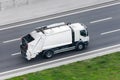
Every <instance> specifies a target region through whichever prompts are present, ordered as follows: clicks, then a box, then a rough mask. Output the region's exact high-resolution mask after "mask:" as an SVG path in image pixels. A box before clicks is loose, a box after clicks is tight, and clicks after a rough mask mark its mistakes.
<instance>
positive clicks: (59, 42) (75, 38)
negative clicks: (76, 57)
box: [21, 23, 89, 60]
mask: <svg viewBox="0 0 120 80" xmlns="http://www.w3.org/2000/svg"><path fill="white" fill-rule="evenodd" d="M80 31H84V33H86V35H85V36H81V32H80ZM80 42H83V43H84V42H87V43H85V45H88V42H89V36H88V32H87V29H86V27H85V26H84V25H81V24H80V23H73V24H65V23H56V24H52V25H48V26H47V27H41V28H38V29H36V30H34V31H33V32H31V33H30V34H28V35H27V36H24V37H23V38H22V43H21V54H23V55H24V56H25V58H26V59H27V60H31V59H32V58H35V57H36V56H37V55H39V54H42V53H43V51H47V50H52V52H53V51H54V54H55V52H62V51H64V50H63V49H65V48H66V46H67V45H69V46H70V47H73V46H74V47H75V46H76V45H77V44H78V43H80ZM25 45H27V48H25V47H24V46H25ZM62 47H63V48H62ZM61 49H62V51H60V50H61ZM58 50H59V51H58Z"/></svg>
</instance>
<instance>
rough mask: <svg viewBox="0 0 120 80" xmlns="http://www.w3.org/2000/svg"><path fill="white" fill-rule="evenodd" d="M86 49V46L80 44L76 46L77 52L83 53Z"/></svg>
mask: <svg viewBox="0 0 120 80" xmlns="http://www.w3.org/2000/svg"><path fill="white" fill-rule="evenodd" d="M84 48H85V45H84V44H83V43H78V44H77V45H76V50H77V51H81V50H83V49H84Z"/></svg>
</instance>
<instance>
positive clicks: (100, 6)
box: [0, 2, 120, 31]
mask: <svg viewBox="0 0 120 80" xmlns="http://www.w3.org/2000/svg"><path fill="white" fill-rule="evenodd" d="M117 4H120V2H117V3H114V4H109V5H104V6H100V7H95V8H91V9H87V10H82V11H77V12H73V13H69V14H65V15H60V16H56V17H52V18H47V19H42V20H37V21H33V22H29V23H25V24H20V25H15V26H10V27H6V28H1V29H0V31H2V30H7V29H12V28H16V27H20V26H25V25H28V24H33V23H37V22H41V21H46V20H50V19H55V18H60V17H64V16H69V15H73V14H77V13H83V12H88V11H92V10H96V9H101V8H105V7H109V6H114V5H117Z"/></svg>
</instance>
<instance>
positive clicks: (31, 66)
mask: <svg viewBox="0 0 120 80" xmlns="http://www.w3.org/2000/svg"><path fill="white" fill-rule="evenodd" d="M115 47H120V44H117V45H113V46H109V47H105V48H100V49H97V50H92V51H89V52H85V53H80V54H77V55H73V56H69V57H65V58H60V59H56V60H52V61H48V62H44V63H40V64H34V65H30V66H26V67H22V68H18V69H14V70H9V71H5V72H2V73H0V75H4V74H7V73H11V72H14V71H19V70H23V69H29V68H33V67H37V66H40V65H44V64H50V63H52V62H56V61H60V60H64V59H65V60H66V59H69V58H74V57H77V56H81V55H86V54H90V53H94V52H97V51H101V50H107V49H111V48H115Z"/></svg>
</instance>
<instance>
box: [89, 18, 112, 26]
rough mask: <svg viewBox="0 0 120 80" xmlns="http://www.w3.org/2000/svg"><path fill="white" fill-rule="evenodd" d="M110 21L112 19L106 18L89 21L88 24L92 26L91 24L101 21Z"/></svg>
mask: <svg viewBox="0 0 120 80" xmlns="http://www.w3.org/2000/svg"><path fill="white" fill-rule="evenodd" d="M110 19H112V17H108V18H104V19H99V20H95V21H91V22H90V23H91V24H93V23H97V22H102V21H106V20H110Z"/></svg>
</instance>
